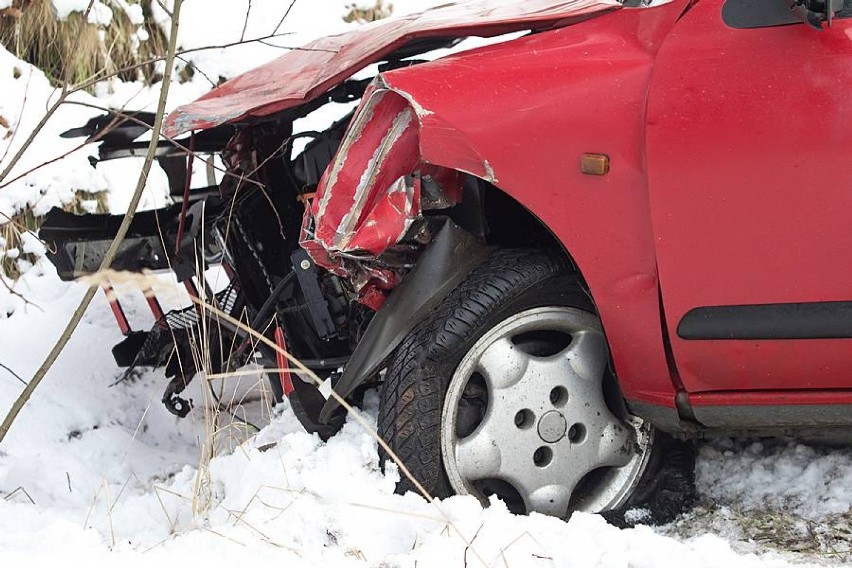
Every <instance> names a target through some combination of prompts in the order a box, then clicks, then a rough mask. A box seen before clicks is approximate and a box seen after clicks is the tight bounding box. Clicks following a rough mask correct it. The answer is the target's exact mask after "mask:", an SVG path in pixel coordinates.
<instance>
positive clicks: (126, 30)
mask: <svg viewBox="0 0 852 568" xmlns="http://www.w3.org/2000/svg"><path fill="white" fill-rule="evenodd" d="M103 1H104V2H105V3H106V4H107V5H109V7H110V8H111V10H112V19H111V21H110V22H109V23H108V24H105V25H100V24H92V23H89V22H88V21H87V20H86V18H85V17H84V15H83V14H82V13H81V12H72V13H71V14H69V15H68V17H67V18H65V19H63V20H60V19H59V18H58V16H57V14H56V10H55V9H54V7H53V3H52V2H51V0H13V2H12V6H11V7H9V8H6V9H4V10H2V11H0V44H2V45H3V46H4V47H5V48H6V49H7V50H9V51H10V52H11V53H13V54H15V56H16V57H18V58H20V59H23V60H25V61H27V62H29V63H31V64H32V65H35V66H36V67H38V68H39V69H41V70H42V71H44V73H45V74H46V75H47V76H48V78H49V79H50V80H51V81H52V82H53V83H54V84H63V83H65V80H66V78H67V80H68V82H70V83H71V84H74V83H80V82H82V81H85V80H86V79H89V78H91V77H93V76H95V75H97V74H102V75H104V76H106V75H109V74H112V73H115V72H116V71H118V70H122V69H125V70H124V71H121V72H120V73H118V75H117V76H118V77H119V78H120V79H123V80H126V81H136V80H142V81H145V82H146V83H148V84H150V83H152V82H154V81H156V80H158V79H159V77H158V76H157V74H156V71H155V66H154V64H153V63H148V64H144V65H139V64H140V63H141V62H144V61H147V60H150V59H152V58H158V57H162V56H164V54H165V50H166V45H167V40H166V37H165V34H164V33H163V30H162V29H160V27H159V26H158V25H157V24H156V23H154V22H153V19H152V15H151V0H127V4H130V5H137V6H140V7H141V8H142V14H143V17H144V22H143V23H142V24H141V25H137V24H134V23H133V22H132V21H131V19H130V17H129V16H128V14H127V12H126V11H125V10H124V9H123V8H122V7H121V6H119V5H118V4H117V3H113V2H112V1H111V0H103ZM137 65H139V67H138V68H137V67H134V66H137ZM126 68H129V69H126Z"/></svg>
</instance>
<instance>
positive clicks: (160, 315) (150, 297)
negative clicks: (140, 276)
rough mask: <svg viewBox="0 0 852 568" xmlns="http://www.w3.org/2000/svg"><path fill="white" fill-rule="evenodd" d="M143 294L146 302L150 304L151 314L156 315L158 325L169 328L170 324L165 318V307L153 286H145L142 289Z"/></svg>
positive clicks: (155, 319)
mask: <svg viewBox="0 0 852 568" xmlns="http://www.w3.org/2000/svg"><path fill="white" fill-rule="evenodd" d="M142 295H143V296H145V302H146V303H147V304H148V309H150V310H151V315H153V316H154V321H155V322H157V325H159V326H160V327H161V328H163V329H165V328H167V327H168V326H169V324H168V323H167V322H166V320H165V316H166V314H165V312H163V307H162V306H161V305H160V301H159V300H158V299H157V296H156V295H155V294H154V291H153V290H152V289H151V288H145V289H144V290H142Z"/></svg>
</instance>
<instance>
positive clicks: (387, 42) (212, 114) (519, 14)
mask: <svg viewBox="0 0 852 568" xmlns="http://www.w3.org/2000/svg"><path fill="white" fill-rule="evenodd" d="M620 7H621V4H620V3H619V2H616V1H615V0H569V1H565V0H562V1H556V0H524V2H517V1H511V2H509V1H507V0H477V1H472V2H464V3H458V4H456V3H452V4H447V5H444V6H441V7H438V8H433V9H431V10H427V11H425V12H421V13H419V14H412V15H409V16H403V17H399V18H389V19H386V20H380V21H378V22H373V23H372V24H367V25H364V26H360V27H358V28H356V29H353V30H352V31H350V32H347V33H343V34H339V35H334V36H329V37H325V38H321V39H318V40H315V41H313V42H311V43H309V44H307V45H305V46H303V47H302V48H299V49H297V50H293V51H290V52H288V53H287V54H285V55H283V56H281V57H279V58H277V59H275V60H273V61H270V62H269V63H267V64H265V65H262V66H260V67H258V68H256V69H253V70H251V71H248V72H247V73H244V74H242V75H239V76H238V77H235V78H233V79H231V80H230V81H227V82H225V83H223V84H222V85H221V86H219V87H217V88H216V89H214V90H212V91H210V92H209V93H207V94H206V95H204V96H203V97H201V98H200V99H198V100H197V101H195V102H193V103H190V104H187V105H184V106H181V107H178V108H177V109H175V110H174V111H173V112H172V113H171V114H170V115H169V116H168V118H167V120H166V122H165V125H164V127H163V133H164V134H165V135H166V136H168V137H171V138H174V137H175V136H178V135H180V134H183V133H184V132H188V131H190V130H203V129H207V128H212V127H214V126H218V125H220V124H224V123H227V122H238V121H244V120H248V119H251V118H253V117H264V116H268V115H271V114H274V113H277V112H280V111H282V110H285V109H288V108H291V107H295V106H299V105H301V104H304V103H305V102H308V101H310V100H312V99H315V98H317V97H319V96H320V95H322V94H323V93H325V92H326V91H328V90H329V89H331V88H333V87H335V86H337V85H339V84H340V83H342V82H343V81H345V80H346V79H347V78H349V77H351V76H352V75H353V74H355V73H356V72H358V71H359V70H361V69H363V68H364V67H366V66H367V65H369V64H371V63H375V62H377V61H381V60H382V59H384V58H386V57H387V56H388V55H390V54H392V53H394V52H396V51H397V50H399V49H400V48H402V47H404V46H406V45H407V44H411V43H412V42H413V41H415V40H422V39H426V38H441V39H451V38H461V37H466V36H479V37H492V36H497V35H502V34H506V33H511V32H516V31H522V30H543V29H551V28H558V27H564V26H567V25H570V24H573V23H576V22H578V21H581V20H583V19H586V18H588V17H589V16H590V15H592V14H596V13H603V12H605V11H609V10H614V9H617V8H620Z"/></svg>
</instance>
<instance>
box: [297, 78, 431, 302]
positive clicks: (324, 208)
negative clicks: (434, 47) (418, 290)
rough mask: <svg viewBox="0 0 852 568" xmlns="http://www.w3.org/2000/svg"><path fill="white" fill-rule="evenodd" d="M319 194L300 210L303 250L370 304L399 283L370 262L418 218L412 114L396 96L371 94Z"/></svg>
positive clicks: (417, 155)
mask: <svg viewBox="0 0 852 568" xmlns="http://www.w3.org/2000/svg"><path fill="white" fill-rule="evenodd" d="M364 101H365V102H364V103H362V105H361V108H360V109H359V111H358V113H357V114H356V116H355V118H354V119H353V122H352V125H351V127H350V133H349V135H348V136H347V137H346V138H345V139H344V141H343V143H342V144H341V146H340V148H339V149H338V152H337V155H336V156H335V159H334V161H333V162H332V163H331V165H330V166H329V168H328V169H327V170H326V172H325V174H324V175H323V177H322V179H321V180H320V183H319V187H318V188H317V195H316V197H315V198H314V201H313V203H312V205H311V207H310V208H308V209H307V210H306V211H305V222H304V225H303V229H302V246H303V247H304V248H305V249H306V250H307V251H308V252H309V253H310V255H311V257H312V258H313V259H314V261H315V262H316V263H317V264H320V265H321V266H324V267H326V268H328V269H330V270H333V271H334V272H336V273H337V274H339V275H341V276H346V277H348V278H349V279H350V280H351V281H352V282H353V284H354V286H355V288H356V290H358V292H359V294H360V295H361V297H362V301H364V302H365V303H368V305H371V306H374V307H377V306H378V305H379V304H380V303H381V301H382V299H383V294H382V291H386V290H390V289H391V288H393V287H394V286H396V284H397V283H398V280H399V277H398V276H397V275H396V274H395V273H394V272H393V271H392V270H389V269H385V268H381V267H378V266H374V265H371V264H370V263H369V262H367V263H365V262H364V261H370V260H372V259H374V258H375V257H376V256H378V255H379V254H381V253H382V252H384V251H385V250H386V249H387V248H388V247H390V246H391V245H394V244H396V243H398V242H399V241H400V240H401V239H402V238H403V236H404V235H405V234H406V233H407V232H408V230H409V228H410V227H411V224H412V222H413V221H414V220H415V219H417V218H418V217H419V216H420V211H421V209H420V194H421V192H420V186H421V184H420V183H419V180H418V182H417V183H415V181H414V179H413V178H412V176H411V174H412V173H413V172H414V171H415V170H416V169H417V166H418V164H419V161H420V152H419V149H418V140H417V130H418V123H417V117H416V116H415V114H414V111H413V110H412V109H411V107H410V106H409V105H408V103H407V102H406V101H405V100H404V99H403V98H401V97H399V96H398V95H396V94H394V93H392V92H390V91H387V90H372V89H371V90H370V91H369V92H368V93H366V94H365V98H364Z"/></svg>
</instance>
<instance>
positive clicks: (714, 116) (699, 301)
mask: <svg viewBox="0 0 852 568" xmlns="http://www.w3.org/2000/svg"><path fill="white" fill-rule="evenodd" d="M721 4H722V2H720V1H719V0H701V2H699V3H697V4H696V5H695V6H693V7H692V9H691V10H690V11H689V12H687V13H686V15H685V16H684V17H683V19H682V20H681V21H680V22H679V23H678V25H677V26H676V27H675V29H674V31H673V32H672V34H671V36H670V37H669V38H668V39H667V41H666V43H665V44H664V46H663V48H662V50H661V51H660V54H659V56H658V59H657V65H656V71H655V73H654V81H653V87H652V90H651V93H650V102H649V110H648V133H647V164H648V172H649V184H650V191H651V206H652V207H651V208H652V212H653V223H654V233H655V241H656V248H657V264H658V267H659V273H660V279H661V283H662V296H663V302H664V304H665V308H666V317H667V320H668V328H669V329H670V330H672V331H674V330H675V329H676V328H677V324H678V322H679V321H680V319H681V318H682V317H683V315H684V314H685V313H686V312H687V311H689V310H690V309H692V308H695V307H698V306H716V305H744V304H767V303H795V302H818V301H829V300H849V299H852V262H850V258H852V229H850V223H849V211H852V165H850V160H849V152H850V148H852V102H850V99H849V92H850V89H852V41H850V37H852V19H836V20H835V21H834V22H833V24H832V26H831V27H830V28H827V29H824V30H822V31H817V30H815V29H812V28H811V27H809V26H807V25H805V24H800V25H789V26H778V27H767V28H761V29H752V30H741V29H732V28H729V27H727V26H726V25H725V24H724V23H723V22H722V20H721V18H720V15H719V14H720V8H721ZM672 335H673V336H672V337H671V342H672V349H673V352H674V356H675V360H676V362H677V366H678V370H679V372H680V376H681V378H682V380H683V383H684V385H685V387H686V388H687V390H688V391H690V392H702V391H737V390H752V391H753V390H764V389H766V390H778V389H840V388H849V386H850V377H852V343H850V340H839V339H835V340H807V341H685V340H682V339H679V338H678V337H677V336H676V335H674V333H673V334H672ZM714 396H716V397H719V396H721V397H722V400H726V399H725V398H724V395H714ZM743 396H745V395H743ZM736 398H737V397H730V398H729V402H731V403H733V402H734V400H735V399H736ZM690 400H691V401H693V402H694V403H695V404H703V403H704V401H705V400H708V399H707V397H692V396H691V397H690ZM726 403H727V402H721V403H719V404H726Z"/></svg>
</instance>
